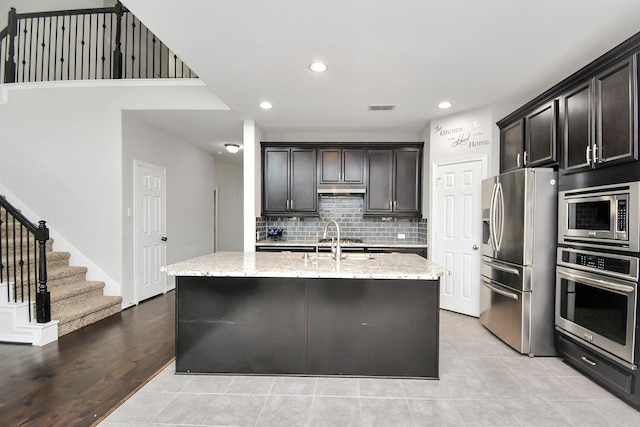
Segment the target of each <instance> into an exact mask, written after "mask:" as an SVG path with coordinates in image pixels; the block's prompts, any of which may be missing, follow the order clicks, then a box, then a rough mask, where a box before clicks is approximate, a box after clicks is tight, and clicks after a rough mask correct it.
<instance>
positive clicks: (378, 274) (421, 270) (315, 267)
mask: <svg viewBox="0 0 640 427" xmlns="http://www.w3.org/2000/svg"><path fill="white" fill-rule="evenodd" d="M327 255H328V254H325V255H324V256H323V254H320V259H317V260H316V259H314V257H315V253H309V254H306V255H305V254H303V253H299V252H298V253H291V252H216V253H213V254H209V255H205V256H202V257H199V258H194V259H190V260H186V261H182V262H178V263H175V264H171V265H168V266H165V267H162V268H161V271H164V272H166V273H168V274H169V275H170V276H211V277H299V278H341V279H396V280H397V279H401V280H437V279H438V278H439V277H440V276H443V275H448V274H449V272H448V271H447V270H445V269H444V268H442V267H440V266H438V265H435V264H432V263H431V262H430V261H429V260H427V259H425V258H422V257H421V256H419V255H415V254H396V253H391V254H372V255H371V258H370V259H366V258H367V257H357V256H353V257H351V258H349V257H348V258H346V259H342V260H340V261H339V262H337V261H336V260H334V259H332V258H330V257H328V256H327Z"/></svg>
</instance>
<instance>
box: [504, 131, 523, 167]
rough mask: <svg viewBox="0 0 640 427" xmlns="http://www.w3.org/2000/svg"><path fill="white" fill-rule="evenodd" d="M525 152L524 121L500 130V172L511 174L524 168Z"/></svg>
mask: <svg viewBox="0 0 640 427" xmlns="http://www.w3.org/2000/svg"><path fill="white" fill-rule="evenodd" d="M523 152H524V120H523V119H519V120H517V121H515V122H514V123H511V124H510V125H508V126H506V127H504V128H502V129H500V171H501V172H509V171H512V170H515V169H520V168H521V167H522V157H523Z"/></svg>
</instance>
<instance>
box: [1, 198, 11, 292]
mask: <svg viewBox="0 0 640 427" xmlns="http://www.w3.org/2000/svg"><path fill="white" fill-rule="evenodd" d="M4 215H5V219H4V221H3V220H2V212H0V283H5V280H4V279H5V277H4V276H5V268H4V263H3V258H2V253H3V252H6V245H5V250H4V251H3V250H2V247H3V245H2V233H1V232H2V225H3V224H4V225H5V232H4V235H5V236H6V234H7V232H8V225H7V211H6V210H5V213H4ZM6 283H7V301H9V300H10V295H11V294H10V292H9V280H7V281H6Z"/></svg>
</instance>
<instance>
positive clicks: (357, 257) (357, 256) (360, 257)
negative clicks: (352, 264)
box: [302, 252, 373, 261]
mask: <svg viewBox="0 0 640 427" xmlns="http://www.w3.org/2000/svg"><path fill="white" fill-rule="evenodd" d="M302 258H304V259H310V260H312V261H315V260H325V259H330V260H333V255H332V254H329V253H321V254H314V253H311V254H310V253H305V254H304V255H303V256H302ZM340 259H341V260H343V261H344V260H353V261H366V260H370V259H373V255H372V254H365V253H360V252H357V253H348V254H345V253H343V254H342V258H340Z"/></svg>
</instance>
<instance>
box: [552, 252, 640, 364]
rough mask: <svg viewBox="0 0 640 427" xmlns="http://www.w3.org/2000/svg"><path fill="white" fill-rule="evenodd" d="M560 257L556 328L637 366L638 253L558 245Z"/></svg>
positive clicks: (591, 346) (619, 359)
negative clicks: (636, 254)
mask: <svg viewBox="0 0 640 427" xmlns="http://www.w3.org/2000/svg"><path fill="white" fill-rule="evenodd" d="M557 262H558V267H557V270H556V312H555V321H556V329H557V330H558V331H559V332H560V333H562V334H565V335H568V336H571V337H573V338H574V339H576V338H577V339H578V341H580V342H582V343H583V344H585V345H587V346H588V347H589V348H591V349H593V350H595V351H597V352H599V353H602V354H604V355H606V356H613V357H615V358H617V359H618V361H619V362H621V363H622V364H623V365H625V366H627V367H629V368H631V369H636V364H637V362H638V359H637V355H636V354H635V351H636V350H635V349H636V342H635V341H636V322H637V319H636V316H637V301H638V298H637V287H638V284H637V282H638V263H639V260H638V258H637V257H634V256H625V255H616V254H609V253H602V252H593V251H590V250H582V249H571V248H558V258H557Z"/></svg>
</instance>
